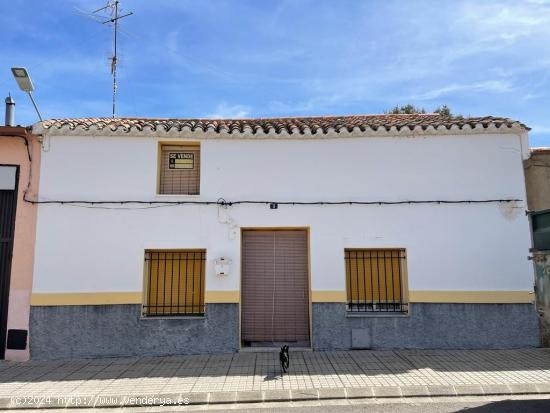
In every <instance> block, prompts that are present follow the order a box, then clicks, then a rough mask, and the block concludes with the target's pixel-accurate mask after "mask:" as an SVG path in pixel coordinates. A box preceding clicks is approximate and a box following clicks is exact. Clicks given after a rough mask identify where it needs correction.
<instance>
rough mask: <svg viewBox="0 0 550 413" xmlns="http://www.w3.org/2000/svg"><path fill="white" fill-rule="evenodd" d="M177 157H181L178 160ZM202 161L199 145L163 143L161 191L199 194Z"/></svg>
mask: <svg viewBox="0 0 550 413" xmlns="http://www.w3.org/2000/svg"><path fill="white" fill-rule="evenodd" d="M175 157H177V158H181V159H177V160H176V159H174V158H175ZM200 161H201V160H200V147H199V146H198V145H162V147H161V159H160V185H159V192H160V193H161V194H167V195H169V194H171V195H198V194H199V192H200Z"/></svg>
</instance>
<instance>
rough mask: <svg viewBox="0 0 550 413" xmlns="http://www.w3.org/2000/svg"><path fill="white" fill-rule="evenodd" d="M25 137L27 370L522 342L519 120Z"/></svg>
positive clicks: (129, 128) (525, 274)
mask: <svg viewBox="0 0 550 413" xmlns="http://www.w3.org/2000/svg"><path fill="white" fill-rule="evenodd" d="M33 131H34V132H35V133H36V134H39V135H41V136H42V137H43V145H44V152H43V154H42V170H41V176H40V188H41V190H40V191H41V195H40V198H39V202H41V204H40V205H39V210H38V226H37V246H36V261H35V273H34V283H33V295H32V301H31V305H32V307H31V356H32V357H34V358H58V357H82V356H85V357H88V356H118V355H161V354H186V353H213V352H233V351H238V350H239V349H241V348H243V347H255V346H274V345H279V344H280V343H282V342H285V343H290V346H291V348H292V347H298V346H304V347H312V348H313V349H349V348H511V347H524V346H537V345H538V343H539V337H538V322H537V316H536V312H535V308H534V305H533V301H534V295H533V278H534V277H533V270H532V265H531V263H530V262H529V261H528V260H527V259H526V257H527V255H528V251H529V248H530V246H531V239H530V233H529V224H528V219H527V217H526V216H525V213H524V211H525V209H526V203H525V199H526V194H525V183H524V174H523V167H522V161H523V160H524V159H526V158H527V157H528V138H527V133H528V128H527V127H525V126H524V125H522V124H521V123H518V122H514V121H511V120H509V119H504V118H494V117H486V118H467V119H452V120H451V119H449V118H445V117H442V116H440V115H433V114H432V115H366V116H343V117H317V118H316V117H312V118H280V119H247V120H190V119H187V120H186V119H170V120H167V119H166V120H162V119H127V118H125V119H108V118H102V119H59V120H50V121H45V122H42V123H38V124H36V125H34V127H33Z"/></svg>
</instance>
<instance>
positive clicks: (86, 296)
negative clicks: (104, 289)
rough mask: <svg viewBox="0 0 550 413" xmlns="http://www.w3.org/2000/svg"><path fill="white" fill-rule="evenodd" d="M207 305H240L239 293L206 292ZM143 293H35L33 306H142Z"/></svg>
mask: <svg viewBox="0 0 550 413" xmlns="http://www.w3.org/2000/svg"><path fill="white" fill-rule="evenodd" d="M204 301H205V303H238V302H239V291H206V292H205V297H204ZM142 302H143V294H142V293H141V292H120V293H33V294H32V295H31V305H32V306H53V305H107V304H141V303H142Z"/></svg>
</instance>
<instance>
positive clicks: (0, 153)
mask: <svg viewBox="0 0 550 413" xmlns="http://www.w3.org/2000/svg"><path fill="white" fill-rule="evenodd" d="M25 134H26V130H25V129H24V128H19V127H12V128H10V127H0V164H11V165H19V184H18V188H19V191H18V192H19V193H18V199H17V210H16V216H15V240H14V246H13V257H12V267H11V280H10V293H9V306H8V327H7V328H8V329H24V330H28V329H29V314H30V297H31V289H32V273H33V264H34V244H35V235H36V212H37V206H36V205H33V204H30V203H28V202H25V201H23V192H24V191H25V189H26V188H27V183H28V180H29V159H28V156H27V149H26V147H25V142H24V140H23V139H21V138H19V137H13V135H25ZM9 135H11V136H9ZM27 139H28V142H29V148H30V150H31V155H32V174H31V175H32V179H31V186H30V189H29V191H28V192H27V198H29V199H35V198H36V196H37V195H38V182H39V172H40V143H39V142H38V141H37V140H36V137H34V136H32V135H27ZM3 345H5V343H3ZM5 359H6V360H28V359H29V348H28V343H27V349H26V350H6V355H5Z"/></svg>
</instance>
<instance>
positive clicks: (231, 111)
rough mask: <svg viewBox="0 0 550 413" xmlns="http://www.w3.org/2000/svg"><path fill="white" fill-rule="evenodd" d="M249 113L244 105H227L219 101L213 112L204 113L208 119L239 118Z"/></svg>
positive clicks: (248, 109)
mask: <svg viewBox="0 0 550 413" xmlns="http://www.w3.org/2000/svg"><path fill="white" fill-rule="evenodd" d="M249 114H250V108H249V107H248V106H245V105H228V104H227V103H220V104H219V105H218V106H217V107H216V110H215V111H214V112H213V113H210V114H208V115H205V116H204V117H205V118H209V119H228V118H229V119H239V118H246V117H247V116H248V115H249Z"/></svg>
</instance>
